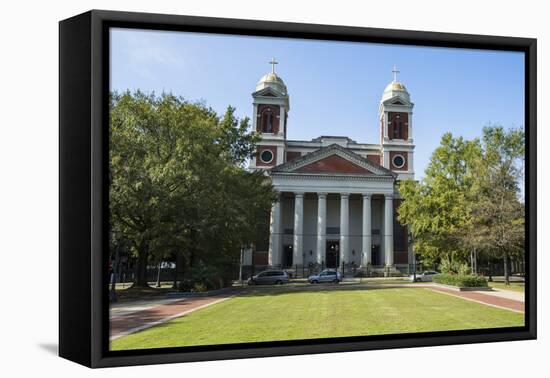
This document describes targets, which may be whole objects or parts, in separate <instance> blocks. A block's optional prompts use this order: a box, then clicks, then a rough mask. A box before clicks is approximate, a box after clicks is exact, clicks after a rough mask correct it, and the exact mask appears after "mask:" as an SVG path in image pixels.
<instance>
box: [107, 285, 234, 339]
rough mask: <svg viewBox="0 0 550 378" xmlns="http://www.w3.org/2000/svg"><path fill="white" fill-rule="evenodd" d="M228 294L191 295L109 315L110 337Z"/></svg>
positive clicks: (140, 328) (136, 329) (189, 309)
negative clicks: (127, 312) (128, 311)
mask: <svg viewBox="0 0 550 378" xmlns="http://www.w3.org/2000/svg"><path fill="white" fill-rule="evenodd" d="M229 298H230V296H228V295H218V296H212V297H191V298H185V299H182V300H179V301H174V302H171V303H166V304H161V305H158V306H155V307H153V308H149V309H146V310H141V311H135V312H132V313H129V314H123V315H121V316H111V319H110V320H111V321H110V326H111V329H110V336H111V337H110V338H111V340H114V339H117V338H119V337H122V336H126V335H129V334H131V333H134V332H137V331H141V330H144V329H146V328H150V327H153V326H155V325H157V324H161V323H164V322H167V321H168V320H171V319H174V318H177V317H180V316H183V315H186V314H189V313H191V312H193V311H196V310H199V309H201V308H204V307H207V306H210V305H213V304H215V303H218V302H221V301H223V300H226V299H229Z"/></svg>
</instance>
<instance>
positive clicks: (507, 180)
mask: <svg viewBox="0 0 550 378" xmlns="http://www.w3.org/2000/svg"><path fill="white" fill-rule="evenodd" d="M524 138H525V136H524V132H523V130H521V129H510V130H505V129H504V128H502V127H501V126H488V127H485V128H484V129H483V135H482V137H481V138H477V139H474V140H465V139H464V138H462V137H454V136H453V135H452V134H451V133H446V134H445V135H443V137H442V138H441V143H440V146H439V147H438V148H436V150H435V151H434V152H433V154H432V156H431V160H430V163H429V165H428V168H427V169H426V172H425V177H424V179H423V180H421V181H419V182H417V181H413V180H406V181H403V182H401V183H400V185H399V191H400V193H401V196H402V197H403V202H402V204H401V206H400V208H399V221H400V222H401V223H403V224H407V225H408V226H409V227H410V229H411V232H412V234H413V238H414V243H415V247H414V248H415V250H416V251H417V252H420V253H421V254H422V256H423V258H425V259H427V260H428V261H432V262H434V261H441V260H442V259H450V260H453V259H457V260H462V261H464V260H466V258H467V256H468V255H469V252H470V251H471V250H472V248H476V249H477V250H478V251H481V252H484V253H485V254H486V255H487V256H493V257H497V258H503V259H504V260H505V268H506V264H507V260H508V258H509V257H510V256H511V255H513V254H516V255H518V254H522V253H523V243H524V238H525V230H524V211H525V210H524V203H523V202H522V183H523V164H524V155H525V147H524V146H525V142H524ZM505 272H506V273H508V272H507V269H505Z"/></svg>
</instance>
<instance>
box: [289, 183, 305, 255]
mask: <svg viewBox="0 0 550 378" xmlns="http://www.w3.org/2000/svg"><path fill="white" fill-rule="evenodd" d="M303 245H304V193H295V199H294V246H293V251H294V256H293V261H292V264H293V265H303V264H304V256H303V254H302V253H303Z"/></svg>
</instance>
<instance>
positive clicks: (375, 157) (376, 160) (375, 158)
mask: <svg viewBox="0 0 550 378" xmlns="http://www.w3.org/2000/svg"><path fill="white" fill-rule="evenodd" d="M367 159H368V160H369V161H371V162H373V163H375V164H378V165H381V164H382V163H381V162H380V160H381V159H380V155H367Z"/></svg>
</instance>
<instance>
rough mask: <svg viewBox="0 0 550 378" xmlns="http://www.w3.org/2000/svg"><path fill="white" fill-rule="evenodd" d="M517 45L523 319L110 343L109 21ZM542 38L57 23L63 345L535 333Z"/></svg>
mask: <svg viewBox="0 0 550 378" xmlns="http://www.w3.org/2000/svg"><path fill="white" fill-rule="evenodd" d="M111 27H125V28H139V29H149V30H169V31H193V32H205V33H219V34H232V35H253V36H274V37H288V38H302V39H321V40H332V41H357V42H376V43H382V44H400V45H418V46H436V47H456V48H470V49H488V50H502V51H519V52H523V53H524V54H525V131H526V170H525V171H526V175H525V176H526V180H525V185H526V188H525V199H526V232H527V237H526V255H525V264H526V273H527V274H526V303H525V326H524V327H514V328H501V329H489V330H467V331H450V332H448V331H446V332H428V333H415V334H399V335H384V336H367V337H346V338H335V339H323V340H305V341H274V342H268V343H247V344H241V345H220V346H206V347H186V348H163V349H152V350H137V351H120V352H113V351H109V350H108V349H109V348H108V345H109V339H108V292H107V285H106V284H105V283H106V282H108V273H107V271H108V269H106V267H107V264H108V240H107V236H108V222H107V221H106V215H107V214H108V203H107V199H108V176H107V172H108V159H107V157H108V156H107V155H108V93H109V92H108V91H109V38H108V36H109V33H108V31H109V28H111ZM536 46H537V42H536V39H530V38H514V37H498V36H486V35H469V34H449V33H436V32H418V31H407V30H387V29H375V28H360V27H348V26H333V25H313V24H298V23H282V22H270V21H252V20H237V19H224V18H206V17H190V16H176V15H164V14H146V13H130V12H114V11H103V10H92V11H89V12H86V13H83V14H81V15H78V16H75V17H72V18H69V19H66V20H63V21H61V22H60V24H59V90H60V91H59V93H60V95H59V146H60V147H59V172H60V175H59V186H60V191H59V215H60V223H59V354H60V356H61V357H64V358H66V359H69V360H71V361H74V362H77V363H80V364H83V365H86V366H88V367H94V368H95V367H109V366H120V365H140V364H156V363H169V362H187V361H203V360H219V359H234V358H250V357H266V356H280V355H298V354H311V353H328V352H345V351H357V350H370V349H387V348H407V347H419V346H435V345H448V344H466V343H480V342H496V341H508V340H527V339H535V338H536V335H537V331H536V330H537V317H536V308H537V303H536V110H537V108H536V89H537V88H536V86H537V83H536V78H537V76H536V57H537V52H536V49H537V48H536Z"/></svg>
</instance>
